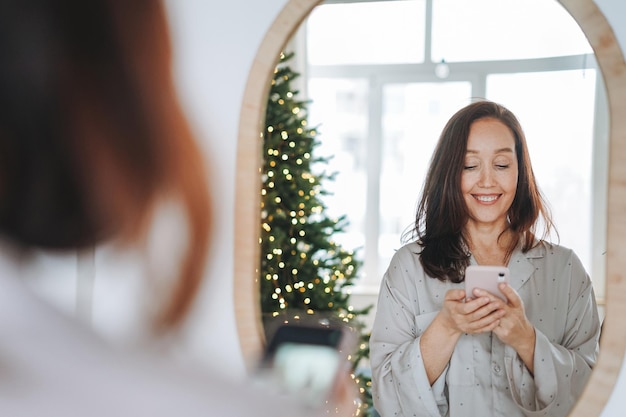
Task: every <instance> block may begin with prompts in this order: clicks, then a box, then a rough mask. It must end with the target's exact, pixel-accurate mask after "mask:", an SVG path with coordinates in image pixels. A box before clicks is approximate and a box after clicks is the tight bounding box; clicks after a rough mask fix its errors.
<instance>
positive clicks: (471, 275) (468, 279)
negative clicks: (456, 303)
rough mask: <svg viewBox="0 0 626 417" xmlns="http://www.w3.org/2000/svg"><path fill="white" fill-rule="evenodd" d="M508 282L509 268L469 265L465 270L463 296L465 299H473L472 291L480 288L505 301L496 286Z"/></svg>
mask: <svg viewBox="0 0 626 417" xmlns="http://www.w3.org/2000/svg"><path fill="white" fill-rule="evenodd" d="M501 282H506V283H508V282H509V268H507V267H506V266H493V265H470V266H468V267H467V268H466V269H465V295H466V297H467V299H470V300H471V299H474V298H476V297H474V289H475V288H480V289H482V290H485V291H489V292H490V293H492V294H493V295H495V296H497V297H500V298H501V299H502V300H504V301H507V299H506V297H505V295H504V294H502V293H501V292H500V289H499V288H498V284H500V283H501Z"/></svg>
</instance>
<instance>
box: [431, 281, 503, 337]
mask: <svg viewBox="0 0 626 417" xmlns="http://www.w3.org/2000/svg"><path fill="white" fill-rule="evenodd" d="M483 293H484V294H482V295H480V296H478V297H477V298H475V299H473V300H467V301H466V300H465V298H466V296H465V291H463V290H456V289H455V290H449V291H448V292H446V296H445V299H444V302H443V308H442V309H441V312H440V314H441V316H442V319H443V321H444V322H445V323H446V325H447V327H448V329H449V330H450V331H452V332H454V333H470V334H475V333H485V332H490V331H492V330H494V329H495V328H496V327H498V325H500V319H501V318H502V317H503V316H504V314H505V311H504V310H503V308H504V302H503V301H502V300H500V299H499V298H497V297H493V296H491V297H490V296H489V293H487V292H486V291H483Z"/></svg>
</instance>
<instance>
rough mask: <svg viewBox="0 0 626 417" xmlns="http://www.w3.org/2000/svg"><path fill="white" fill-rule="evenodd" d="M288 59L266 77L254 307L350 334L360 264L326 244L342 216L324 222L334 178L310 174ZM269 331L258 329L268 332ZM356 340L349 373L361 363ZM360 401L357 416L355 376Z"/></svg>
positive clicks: (311, 150) (356, 320) (313, 141)
mask: <svg viewBox="0 0 626 417" xmlns="http://www.w3.org/2000/svg"><path fill="white" fill-rule="evenodd" d="M292 56H293V54H281V58H280V63H279V65H278V66H277V67H276V69H275V71H274V77H273V79H272V83H271V87H270V94H269V100H268V103H267V107H266V120H265V129H264V130H263V133H262V134H261V140H262V141H263V149H264V150H263V153H262V155H263V167H262V172H261V179H262V189H261V225H260V226H261V237H260V245H261V257H260V263H261V271H260V277H261V278H262V279H260V280H259V281H260V287H261V288H260V300H261V310H262V313H263V317H264V319H265V320H270V319H271V318H276V317H279V318H281V320H283V321H284V320H287V319H289V320H295V319H296V318H297V317H300V315H301V314H306V315H309V316H310V315H315V314H318V315H323V316H332V317H335V318H336V319H338V320H341V321H344V322H346V323H348V324H350V325H352V326H353V327H355V328H357V329H362V328H363V327H364V324H363V323H362V322H361V321H360V315H362V314H366V313H367V312H368V310H369V308H366V309H362V310H360V311H357V310H355V309H354V307H353V306H352V305H351V304H350V292H349V288H350V287H351V286H353V285H354V280H355V279H356V277H357V273H358V269H359V267H360V266H361V261H360V260H359V259H358V257H357V256H356V255H355V252H354V251H353V250H347V249H345V248H343V247H341V246H340V245H339V244H338V243H337V242H335V241H334V240H333V236H335V235H336V234H339V233H342V232H344V231H345V228H346V227H347V225H348V221H347V219H346V218H345V216H341V217H339V218H331V217H329V216H327V215H326V210H325V209H326V207H325V206H324V203H323V201H322V197H323V196H324V195H325V194H326V193H327V192H326V191H325V189H324V187H323V183H324V181H327V180H332V179H333V177H334V174H328V173H326V172H321V173H317V172H313V168H314V167H320V166H322V165H323V164H325V163H327V162H328V161H327V159H324V158H320V157H314V156H313V155H315V147H316V146H317V145H318V139H317V131H316V129H315V128H312V127H309V126H308V123H307V120H306V117H307V104H308V103H307V102H306V101H302V100H299V99H298V91H294V90H293V89H292V87H291V82H292V81H293V80H294V79H295V78H296V77H297V76H298V74H297V73H295V72H294V71H292V70H291V68H290V67H289V66H288V65H287V61H288V60H289V59H290V58H291V57H292ZM268 327H269V326H266V328H268ZM367 337H368V335H366V334H363V335H362V343H361V346H360V349H359V351H358V352H357V353H356V355H354V357H353V361H354V362H353V363H354V364H355V367H356V366H357V365H358V363H359V361H360V360H361V359H363V358H367V357H368V356H369V352H368V350H367V343H366V341H367ZM355 381H357V382H358V383H359V386H360V389H361V392H362V393H363V394H364V395H363V396H364V401H363V405H362V408H361V409H360V415H367V414H368V406H369V405H371V395H370V394H369V392H370V391H369V388H368V385H367V384H368V383H369V381H370V380H369V378H367V377H366V376H363V375H355Z"/></svg>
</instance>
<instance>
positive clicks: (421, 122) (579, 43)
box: [300, 0, 608, 297]
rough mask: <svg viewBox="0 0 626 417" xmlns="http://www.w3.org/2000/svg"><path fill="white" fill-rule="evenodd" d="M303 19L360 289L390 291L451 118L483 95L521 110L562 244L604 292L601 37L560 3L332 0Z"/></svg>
mask: <svg viewBox="0 0 626 417" xmlns="http://www.w3.org/2000/svg"><path fill="white" fill-rule="evenodd" d="M528 27H532V29H533V30H532V31H530V30H528V29H527V28H528ZM304 28H305V29H304V30H303V31H302V34H301V36H302V37H303V38H304V39H305V41H304V42H300V44H301V45H306V47H305V50H306V54H305V56H306V59H305V61H306V65H305V67H304V68H303V69H302V71H301V72H302V73H303V75H304V77H303V78H305V79H306V80H307V83H306V85H305V86H304V87H303V90H304V91H306V93H307V96H308V98H309V99H310V100H311V104H310V106H309V110H310V112H309V122H310V123H311V124H312V125H315V126H319V128H318V131H319V139H320V142H321V146H320V147H319V148H318V151H319V152H320V153H321V154H323V155H334V158H333V159H331V163H330V164H331V165H330V167H329V170H331V171H332V170H334V171H338V172H339V174H338V176H337V180H336V181H335V182H331V183H328V184H326V187H327V188H329V190H330V191H331V192H332V194H331V195H329V196H328V197H327V199H326V202H327V205H328V208H329V210H330V211H331V212H333V213H336V214H337V215H340V214H347V215H348V219H349V220H350V228H349V230H348V232H347V233H346V234H345V236H338V237H337V239H338V240H339V241H340V242H341V243H342V244H344V245H345V246H346V248H362V249H361V250H360V254H361V257H362V258H363V259H364V262H365V265H364V268H362V271H361V272H362V278H361V280H360V283H361V284H360V290H361V291H364V292H368V291H371V292H376V291H377V290H378V286H379V283H380V279H381V277H382V275H383V273H384V271H385V269H386V268H387V265H388V263H389V260H390V258H391V256H392V254H393V252H394V250H395V249H397V248H398V247H399V246H400V244H401V242H400V236H401V234H402V232H403V231H405V230H406V228H407V227H410V226H411V225H412V222H413V220H414V216H415V208H416V204H417V201H418V198H419V195H420V191H421V184H422V182H423V177H424V174H425V169H426V167H427V164H428V162H429V158H430V155H431V153H432V150H433V147H434V144H435V142H436V141H437V139H438V137H439V134H440V132H441V129H442V128H443V125H444V124H445V122H446V121H447V120H448V118H449V117H450V116H451V115H452V114H453V113H454V112H455V111H456V110H458V109H459V108H460V107H462V106H464V105H466V104H468V103H469V102H470V101H471V100H472V98H476V97H484V98H487V99H491V100H494V101H497V102H500V103H502V104H504V105H505V106H507V107H508V108H510V109H511V110H512V111H513V112H514V113H515V114H516V115H517V116H518V117H519V119H520V122H521V123H522V126H523V127H524V129H525V132H526V135H527V139H528V144H529V148H530V152H531V158H532V161H533V168H534V170H535V174H536V176H537V179H538V182H539V185H540V187H541V188H542V191H543V192H544V194H545V195H546V197H547V199H548V201H549V202H550V204H551V209H552V212H553V215H554V217H555V220H556V225H557V229H558V231H559V235H560V243H561V244H563V245H565V246H568V247H571V248H573V249H574V250H575V251H576V253H577V254H578V255H579V257H580V258H581V260H582V261H583V263H584V264H585V266H586V268H587V271H588V272H589V273H590V275H591V276H592V278H593V277H600V278H601V279H596V280H595V281H594V285H596V294H597V295H598V296H599V297H601V296H602V294H603V293H604V279H603V278H604V269H603V268H604V267H603V265H604V259H603V253H604V250H605V236H604V232H603V231H604V225H605V212H606V210H605V202H606V184H605V182H603V179H604V178H605V177H606V172H605V167H606V160H607V147H606V143H607V140H608V139H607V138H608V133H607V126H606V123H607V120H606V112H607V105H606V99H605V97H604V94H603V92H604V90H603V85H602V80H601V78H600V76H599V72H598V71H597V70H596V64H595V59H594V56H593V54H592V51H591V48H590V47H589V44H588V43H587V41H586V39H585V37H584V35H583V34H582V31H581V30H580V28H579V27H578V26H577V25H576V23H575V22H574V20H573V19H572V18H571V17H570V16H569V14H568V13H567V12H566V11H565V10H564V9H563V8H562V6H561V5H560V4H558V2H551V1H546V0H532V1H531V0H472V1H471V2H466V1H458V0H457V1H455V0H387V1H364V0H362V1H344V2H340V1H332V2H327V3H325V4H322V5H320V6H318V7H317V8H316V9H315V10H314V11H313V12H312V13H311V16H310V17H309V19H308V21H307V22H306V24H305V25H304Z"/></svg>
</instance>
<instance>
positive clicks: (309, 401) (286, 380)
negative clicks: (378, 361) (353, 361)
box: [259, 325, 345, 407]
mask: <svg viewBox="0 0 626 417" xmlns="http://www.w3.org/2000/svg"><path fill="white" fill-rule="evenodd" d="M344 337H345V332H344V331H343V330H342V329H337V328H326V327H308V326H289V325H286V326H281V327H279V328H278V330H277V331H276V333H275V334H274V336H273V337H272V339H271V340H270V343H269V344H268V346H267V349H266V350H265V354H264V357H263V360H262V361H261V366H260V369H259V370H260V372H259V376H260V378H261V381H263V382H264V383H267V384H272V385H271V388H272V389H273V390H275V391H277V392H278V393H279V394H281V395H289V396H292V397H295V398H297V399H298V401H301V402H303V403H304V405H306V406H308V407H321V406H322V405H324V403H325V401H326V400H327V399H328V397H329V395H330V393H331V390H332V389H333V386H334V383H335V381H336V378H337V374H338V372H339V370H340V368H341V366H342V364H343V363H344V359H345V358H344V356H343V354H342V353H341V346H342V343H343V342H344V340H343V339H344Z"/></svg>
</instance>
